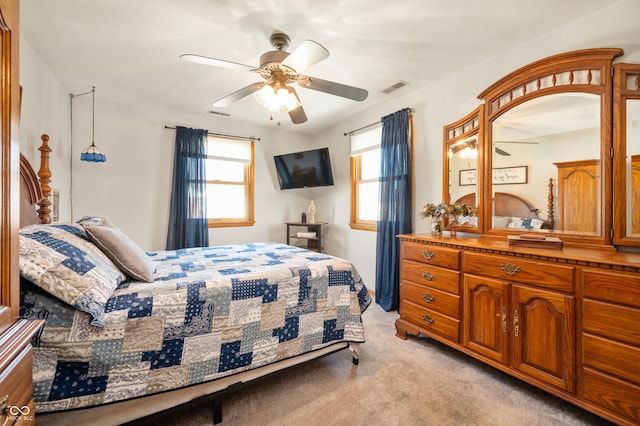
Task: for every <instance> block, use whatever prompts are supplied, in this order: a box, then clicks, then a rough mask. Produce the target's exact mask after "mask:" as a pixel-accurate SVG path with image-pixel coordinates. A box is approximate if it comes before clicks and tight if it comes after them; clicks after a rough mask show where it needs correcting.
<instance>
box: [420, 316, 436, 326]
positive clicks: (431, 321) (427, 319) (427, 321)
mask: <svg viewBox="0 0 640 426" xmlns="http://www.w3.org/2000/svg"><path fill="white" fill-rule="evenodd" d="M422 319H423V320H424V322H426V323H427V325H431V324H433V323H434V322H436V320H434V319H433V318H431V317H430V316H429V315H423V316H422Z"/></svg>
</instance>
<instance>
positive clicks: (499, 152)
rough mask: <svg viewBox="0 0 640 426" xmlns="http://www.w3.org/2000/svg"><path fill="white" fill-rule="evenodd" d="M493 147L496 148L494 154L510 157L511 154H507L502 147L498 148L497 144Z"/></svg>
mask: <svg viewBox="0 0 640 426" xmlns="http://www.w3.org/2000/svg"><path fill="white" fill-rule="evenodd" d="M495 149H496V154H499V155H504V156H505V157H511V154H509V153H508V152H507V151H505V150H502V149H500V148H498V147H497V146H496V147H495Z"/></svg>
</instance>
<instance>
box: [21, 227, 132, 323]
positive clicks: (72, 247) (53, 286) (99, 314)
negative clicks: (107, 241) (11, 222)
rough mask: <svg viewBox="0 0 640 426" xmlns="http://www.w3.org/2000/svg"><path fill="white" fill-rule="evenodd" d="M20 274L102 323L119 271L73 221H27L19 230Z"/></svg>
mask: <svg viewBox="0 0 640 426" xmlns="http://www.w3.org/2000/svg"><path fill="white" fill-rule="evenodd" d="M19 246H20V261H19V263H20V275H21V276H22V277H24V278H25V279H27V280H29V281H31V282H32V283H33V284H35V285H37V286H38V287H40V288H42V289H43V290H45V291H47V292H48V293H49V294H51V295H53V296H55V297H57V298H58V299H60V300H62V301H64V302H66V303H68V304H70V305H72V306H73V307H75V308H76V309H79V310H81V311H83V312H86V313H88V314H90V315H91V318H92V319H91V325H95V326H98V327H103V326H104V307H105V304H106V302H107V300H108V299H109V297H111V295H112V294H113V291H114V290H115V289H116V287H117V286H118V284H120V282H121V281H122V280H123V279H124V278H125V277H124V275H123V274H122V272H120V270H119V269H118V268H117V267H116V266H115V265H114V264H113V263H112V262H111V261H110V260H109V259H108V258H107V256H105V255H104V253H102V252H101V251H100V249H99V248H98V247H96V246H95V245H94V244H92V243H91V242H90V241H89V240H88V238H87V236H86V234H85V232H84V229H83V228H82V226H80V225H78V224H75V223H56V224H53V225H30V226H26V227H24V228H22V229H21V230H20V237H19Z"/></svg>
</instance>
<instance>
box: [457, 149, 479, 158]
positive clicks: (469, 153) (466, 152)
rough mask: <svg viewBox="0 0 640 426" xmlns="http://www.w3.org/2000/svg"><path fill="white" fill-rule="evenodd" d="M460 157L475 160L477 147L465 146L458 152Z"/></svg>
mask: <svg viewBox="0 0 640 426" xmlns="http://www.w3.org/2000/svg"><path fill="white" fill-rule="evenodd" d="M460 158H463V159H465V160H469V159H471V160H475V159H476V158H478V149H477V148H472V147H470V146H466V147H464V149H463V150H462V151H461V152H460Z"/></svg>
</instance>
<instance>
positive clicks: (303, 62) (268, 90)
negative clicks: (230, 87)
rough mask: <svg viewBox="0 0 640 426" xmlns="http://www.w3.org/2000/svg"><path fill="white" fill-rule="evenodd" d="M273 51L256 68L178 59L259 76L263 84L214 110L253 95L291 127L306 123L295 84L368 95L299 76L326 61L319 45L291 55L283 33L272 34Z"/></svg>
mask: <svg viewBox="0 0 640 426" xmlns="http://www.w3.org/2000/svg"><path fill="white" fill-rule="evenodd" d="M269 40H270V42H271V45H272V46H273V47H274V49H275V50H272V51H269V52H266V53H264V54H262V55H261V56H260V66H259V67H258V68H256V67H254V66H251V65H244V64H239V63H236V62H231V61H226V60H223V59H215V58H209V57H206V56H200V55H194V54H185V55H181V56H180V58H181V59H183V60H185V61H189V62H195V63H199V64H205V65H212V66H215V67H222V68H229V69H235V70H240V71H248V72H255V73H258V74H260V75H261V76H262V78H264V80H265V81H259V82H256V83H252V84H250V85H248V86H245V87H243V88H242V89H240V90H237V91H235V92H233V93H231V94H229V95H227V96H225V97H223V98H221V99H218V100H217V101H215V102H214V103H213V106H214V107H226V106H229V105H231V104H232V103H234V102H236V101H239V100H240V99H242V98H244V97H246V96H248V95H250V94H252V93H255V94H256V99H258V101H259V102H260V103H261V104H263V106H265V108H267V109H269V110H271V111H274V112H275V111H279V110H286V111H287V112H288V113H289V117H291V121H292V122H293V123H294V124H300V123H304V122H305V121H307V115H306V114H305V112H304V109H303V107H302V104H301V102H300V99H299V98H298V94H297V93H296V91H295V89H294V88H293V87H292V86H291V85H290V84H291V83H298V85H299V86H300V87H304V88H306V89H312V90H317V91H319V92H324V93H329V94H331V95H336V96H341V97H343V98H347V99H352V100H354V101H364V100H365V99H366V98H367V96H368V95H369V92H367V91H366V90H365V89H360V88H358V87H353V86H347V85H345V84H340V83H336V82H333V81H328V80H321V79H319V78H316V77H310V76H307V75H302V73H303V72H304V71H305V70H307V69H308V68H310V67H311V66H313V65H315V64H317V63H318V62H320V61H322V60H324V59H326V58H327V57H328V56H329V51H328V50H327V49H325V48H324V47H323V46H322V45H320V44H319V43H316V42H315V41H312V40H305V41H303V42H302V44H301V45H300V46H298V47H297V48H296V49H295V50H293V51H292V52H291V53H289V52H287V49H288V47H289V43H290V42H291V39H290V38H289V36H288V35H287V34H285V33H284V32H282V31H279V30H276V31H273V33H272V34H271V37H270V38H269Z"/></svg>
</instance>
